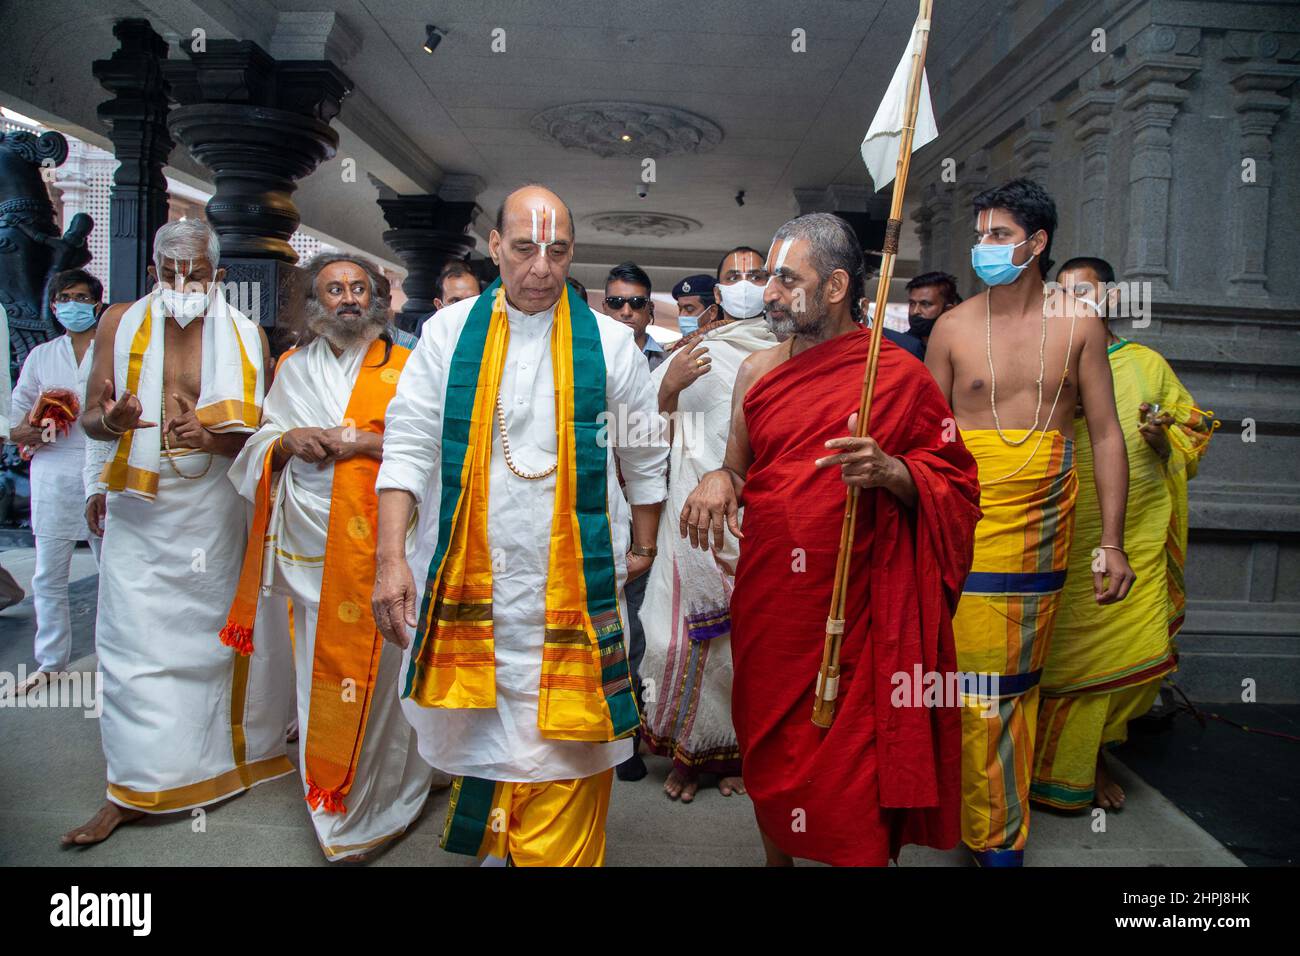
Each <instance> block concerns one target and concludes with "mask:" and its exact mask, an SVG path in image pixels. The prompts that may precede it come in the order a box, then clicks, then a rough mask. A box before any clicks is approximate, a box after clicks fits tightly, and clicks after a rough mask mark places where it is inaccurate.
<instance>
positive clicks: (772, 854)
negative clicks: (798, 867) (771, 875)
mask: <svg viewBox="0 0 1300 956" xmlns="http://www.w3.org/2000/svg"><path fill="white" fill-rule="evenodd" d="M758 835H759V836H761V837H762V838H763V852H764V853H765V854H766V855H767V862H766V864H765V865H766V866H794V857H792V856H791V855H790V854H788V853H786V852H784V851H783V850H781V849H780V848H779V847H778V846H777V845H776V844H775V843H773V842H772V841H771V840H769V839H768V838H767V834H766V833H764V832H763V831H762V830H759V831H758Z"/></svg>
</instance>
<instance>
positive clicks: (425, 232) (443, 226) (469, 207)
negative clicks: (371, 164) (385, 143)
mask: <svg viewBox="0 0 1300 956" xmlns="http://www.w3.org/2000/svg"><path fill="white" fill-rule="evenodd" d="M379 208H380V209H382V210H383V211H384V219H385V220H387V222H388V224H389V225H390V226H391V227H392V228H391V229H389V230H388V231H387V232H385V233H384V242H385V243H386V244H387V245H388V247H389V248H390V249H392V250H393V252H395V253H397V256H398V258H399V259H401V260H402V265H403V266H404V267H405V268H406V278H405V279H403V280H402V292H403V293H404V294H405V295H406V304H405V305H404V306H403V307H402V311H401V312H399V313H398V314H397V324H398V326H400V327H401V328H402V329H404V330H406V331H407V332H413V333H416V334H418V333H419V331H420V325H421V324H422V323H423V322H424V319H425V318H427V317H428V315H429V313H431V312H432V311H433V309H434V305H433V299H434V297H435V296H436V295H437V294H438V273H440V272H441V271H442V267H443V266H444V265H446V264H447V262H449V261H450V260H452V259H464V258H465V257H466V256H468V255H469V253H470V251H471V250H472V249H473V248H474V245H475V243H474V237H473V236H471V235H468V229H469V226H470V223H472V222H473V221H474V217H475V216H476V215H477V214H478V211H479V209H478V204H477V203H475V202H470V201H465V202H450V201H448V200H445V199H443V198H441V197H439V196H426V195H417V196H391V197H388V198H382V197H381V198H380V200H379Z"/></svg>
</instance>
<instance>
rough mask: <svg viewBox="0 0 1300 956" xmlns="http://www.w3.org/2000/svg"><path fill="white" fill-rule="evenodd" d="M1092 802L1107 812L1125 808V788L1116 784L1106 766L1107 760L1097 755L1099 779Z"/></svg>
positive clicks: (1094, 784) (1094, 786) (1095, 783)
mask: <svg viewBox="0 0 1300 956" xmlns="http://www.w3.org/2000/svg"><path fill="white" fill-rule="evenodd" d="M1092 802H1093V804H1095V805H1096V806H1099V807H1102V808H1104V809H1106V810H1119V809H1122V808H1123V806H1124V788H1123V787H1121V786H1120V785H1119V784H1118V783H1116V782H1115V778H1114V777H1112V776H1111V775H1110V768H1109V767H1107V766H1106V758H1105V757H1103V756H1102V755H1101V753H1100V752H1099V753H1098V754H1097V779H1096V781H1095V782H1094V783H1093V791H1092Z"/></svg>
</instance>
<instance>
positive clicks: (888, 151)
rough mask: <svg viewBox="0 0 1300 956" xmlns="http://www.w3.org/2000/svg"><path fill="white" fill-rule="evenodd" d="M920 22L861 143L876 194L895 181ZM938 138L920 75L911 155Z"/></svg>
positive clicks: (926, 80)
mask: <svg viewBox="0 0 1300 956" xmlns="http://www.w3.org/2000/svg"><path fill="white" fill-rule="evenodd" d="M919 27H920V21H917V25H916V26H914V27H913V28H912V42H911V43H910V44H909V45H908V47H907V50H906V52H904V53H903V58H902V59H901V60H899V61H898V66H897V67H895V68H894V78H893V79H892V80H890V81H889V89H888V90H886V91H885V98H884V99H883V100H881V102H880V109H878V110H876V116H875V118H874V119H873V120H872V121H871V126H870V128H869V129H868V130H867V135H866V138H865V139H863V141H862V161H863V162H864V163H866V164H867V170H868V171H869V172H870V173H871V181H872V183H873V184H874V185H875V187H876V191H877V192H879V191H880V190H882V189H884V188H885V187H886V186H888V185H889V184H890V183H892V182H893V181H894V174H895V172H896V171H897V167H898V147H899V144H900V142H901V141H902V138H903V121H904V119H905V118H906V113H907V81H908V79H909V78H910V77H911V74H912V53H913V51H914V50H917V49H919V48H920V43H921V31H920V29H919ZM938 135H939V127H938V126H936V125H935V122H934V107H933V106H932V105H931V104H930V80H929V78H928V77H927V76H926V75H925V71H924V70H922V71H921V101H920V103H919V104H918V105H917V111H916V131H915V132H914V133H913V134H912V151H913V152H916V150H918V149H920V148H921V147H922V146H924V145H925V144H926V143H929V142H932V141H933V140H934V139H935V138H936V137H937V136H938Z"/></svg>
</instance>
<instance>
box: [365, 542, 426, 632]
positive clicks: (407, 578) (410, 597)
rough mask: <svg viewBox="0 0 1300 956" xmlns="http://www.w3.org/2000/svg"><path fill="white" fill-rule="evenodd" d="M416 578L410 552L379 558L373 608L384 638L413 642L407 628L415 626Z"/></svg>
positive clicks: (371, 600) (371, 607) (372, 602)
mask: <svg viewBox="0 0 1300 956" xmlns="http://www.w3.org/2000/svg"><path fill="white" fill-rule="evenodd" d="M415 601H416V595H415V578H414V577H413V576H412V575H411V566H410V565H409V564H407V563H406V556H405V555H401V556H400V557H392V558H387V559H385V558H379V559H378V560H377V561H376V562H375V590H374V593H373V594H372V595H371V597H370V609H371V610H372V611H373V612H374V615H375V625H376V626H377V627H378V628H379V633H380V634H382V635H384V640H386V641H392V642H393V643H394V644H396V645H397V646H398V647H400V648H403V649H405V648H406V646H407V645H408V644H410V643H411V639H410V637H408V636H407V633H406V629H407V628H409V627H415Z"/></svg>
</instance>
